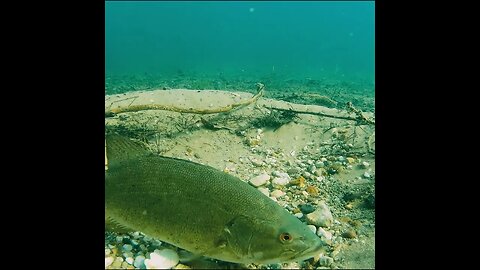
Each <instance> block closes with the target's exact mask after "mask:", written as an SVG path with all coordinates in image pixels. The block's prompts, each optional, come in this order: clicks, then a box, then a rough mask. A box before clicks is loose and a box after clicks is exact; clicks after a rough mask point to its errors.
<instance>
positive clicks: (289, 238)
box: [280, 233, 293, 242]
mask: <svg viewBox="0 0 480 270" xmlns="http://www.w3.org/2000/svg"><path fill="white" fill-rule="evenodd" d="M292 239H293V237H292V236H291V235H290V234H289V233H281V234H280V241H282V242H290V241H292Z"/></svg>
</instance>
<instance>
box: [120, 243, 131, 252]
mask: <svg viewBox="0 0 480 270" xmlns="http://www.w3.org/2000/svg"><path fill="white" fill-rule="evenodd" d="M132 248H133V247H132V245H129V244H125V245H123V247H122V249H123V250H124V251H130V250H132Z"/></svg>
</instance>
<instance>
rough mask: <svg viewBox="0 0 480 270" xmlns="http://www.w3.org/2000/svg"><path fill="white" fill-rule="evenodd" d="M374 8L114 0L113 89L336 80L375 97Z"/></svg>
mask: <svg viewBox="0 0 480 270" xmlns="http://www.w3.org/2000/svg"><path fill="white" fill-rule="evenodd" d="M374 13H375V2H373V1H348V2H341V1H339V2H337V1H325V2H323V1H305V2H298V1H291V2H290V1H265V2H257V1H244V2H230V1H191V2H187V1H185V2H183V1H158V2H124V1H114V2H110V1H107V2H105V73H106V86H105V89H106V93H107V94H113V93H121V92H127V91H133V90H139V89H149V88H159V87H160V88H161V87H165V88H167V89H168V88H187V89H217V90H246V88H247V89H250V88H254V87H252V85H253V84H254V83H255V82H259V81H261V82H263V83H265V84H266V86H267V90H268V89H270V90H279V91H280V90H281V91H288V89H291V88H293V89H291V90H295V91H302V90H303V91H317V92H322V89H321V88H322V87H323V88H324V89H323V90H327V91H326V92H325V91H323V92H324V94H330V95H329V96H331V97H332V93H329V92H328V90H329V89H325V88H328V86H329V85H330V88H332V84H335V85H336V86H337V87H336V90H337V92H342V93H344V92H345V91H347V92H348V91H349V90H351V91H357V92H358V91H360V92H361V93H360V94H362V95H368V96H370V97H373V95H374V85H375V83H374V80H375V54H374V52H375V16H374ZM339 85H340V86H343V88H342V87H340V88H341V89H339V87H338V86H339ZM346 88H348V89H346ZM282 89H283V90H282ZM267 93H268V92H267ZM332 98H335V96H333V97H332ZM353 102H354V104H355V100H353ZM359 103H361V102H357V104H356V105H357V106H360V107H361V108H363V109H364V110H372V107H373V104H370V106H362V105H365V104H359Z"/></svg>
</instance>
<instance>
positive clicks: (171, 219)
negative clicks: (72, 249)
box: [105, 135, 323, 264]
mask: <svg viewBox="0 0 480 270" xmlns="http://www.w3.org/2000/svg"><path fill="white" fill-rule="evenodd" d="M106 144H107V150H106V151H107V156H108V162H109V164H108V170H107V171H106V172H105V208H106V220H107V219H108V220H109V222H113V223H115V224H117V225H118V226H120V227H125V228H128V229H131V230H135V231H141V232H143V233H145V234H146V235H149V236H151V237H154V238H156V239H158V240H161V241H165V242H168V243H170V244H173V245H175V246H178V247H180V248H183V249H186V250H188V251H190V252H192V253H194V254H198V255H202V256H206V257H210V258H214V259H219V260H223V261H228V262H235V263H263V264H270V263H279V262H290V261H301V260H306V259H308V258H311V257H313V256H314V255H316V253H318V252H319V250H320V249H321V247H322V246H323V242H322V241H321V240H320V239H319V238H318V236H316V235H315V234H314V233H313V232H312V231H311V230H310V229H309V228H308V227H307V226H306V225H305V224H303V223H302V222H300V221H299V220H298V219H297V218H296V217H294V216H293V215H291V214H290V213H289V212H288V211H287V210H285V209H283V208H282V207H280V206H279V205H278V204H277V203H276V202H274V201H273V200H271V199H270V198H268V197H267V196H265V195H264V194H262V193H261V192H260V191H258V190H257V189H255V188H254V187H252V186H250V185H249V184H247V183H245V182H243V181H242V180H240V179H238V178H236V177H234V176H232V175H229V174H227V173H224V172H222V171H219V170H217V169H214V168H212V167H209V166H205V165H201V164H197V163H193V162H189V161H185V160H180V159H174V158H167V157H161V156H158V155H154V154H152V153H149V152H148V151H147V150H146V149H144V148H143V147H142V146H140V145H139V144H137V143H134V142H132V141H130V140H129V139H126V138H123V137H120V136H118V135H109V136H107V138H106Z"/></svg>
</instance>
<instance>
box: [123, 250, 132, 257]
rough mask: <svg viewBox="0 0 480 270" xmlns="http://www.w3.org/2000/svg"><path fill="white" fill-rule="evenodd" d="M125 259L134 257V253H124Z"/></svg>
mask: <svg viewBox="0 0 480 270" xmlns="http://www.w3.org/2000/svg"><path fill="white" fill-rule="evenodd" d="M123 257H125V258H127V257H133V253H132V252H130V251H127V252H124V253H123Z"/></svg>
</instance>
